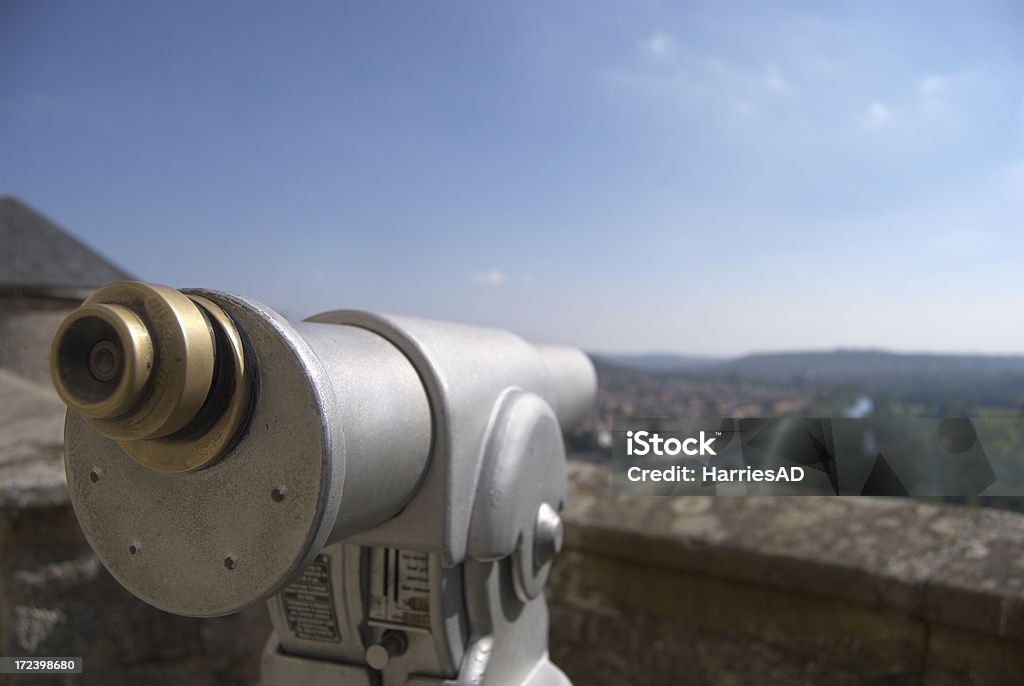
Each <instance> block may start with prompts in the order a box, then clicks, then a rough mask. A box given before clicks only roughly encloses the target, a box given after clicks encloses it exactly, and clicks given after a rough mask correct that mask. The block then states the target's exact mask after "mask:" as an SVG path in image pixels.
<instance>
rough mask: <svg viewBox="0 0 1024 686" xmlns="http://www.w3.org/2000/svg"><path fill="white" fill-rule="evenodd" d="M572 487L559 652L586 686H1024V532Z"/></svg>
mask: <svg viewBox="0 0 1024 686" xmlns="http://www.w3.org/2000/svg"><path fill="white" fill-rule="evenodd" d="M569 470H570V479H569V481H570V484H571V488H572V490H573V493H572V494H571V497H570V501H569V506H568V508H567V510H566V512H565V513H564V519H565V523H566V546H567V552H566V553H564V554H563V555H562V557H561V558H560V559H559V561H558V563H557V564H556V567H555V569H554V572H553V575H552V580H551V583H550V585H549V589H548V590H549V592H548V598H549V600H550V601H551V604H552V652H553V654H554V655H555V657H556V659H561V660H562V663H563V666H564V667H565V668H566V670H567V671H568V673H569V674H570V676H576V677H577V678H578V680H579V681H580V683H587V684H591V683H592V684H613V683H614V684H631V683H635V684H642V683H680V684H705V683H714V684H718V683H759V684H780V685H781V684H798V683H856V684H918V683H921V684H937V685H942V684H947V683H950V684H952V683H972V684H1002V683H1024V677H1022V676H1021V675H1024V634H1022V633H1021V626H1022V625H1024V620H1022V612H1024V603H1022V601H1021V587H1022V585H1024V528H1022V526H1024V517H1021V516H1020V515H1017V514H1014V513H1008V512H998V511H986V510H978V509H975V508H965V507H954V506H944V505H934V504H928V503H922V502H919V501H911V500H897V499H884V498H822V497H801V498H767V497H745V498H727V497H719V498H715V497H686V498H649V497H613V496H612V495H611V490H610V474H609V472H608V471H607V470H606V469H604V468H601V467H598V466H595V465H590V464H582V463H570V467H569ZM595 627H597V628H595ZM600 627H606V628H607V629H608V631H604V630H602V629H601V628H600ZM954 637H959V638H960V640H961V643H960V644H959V646H955V645H954V644H955V642H956V638H954ZM666 641H668V643H669V645H671V646H672V648H671V649H670V648H664V649H663V648H661V647H660V646H663V645H664V644H665V642H666ZM606 650H607V651H610V652H612V654H611V655H608V654H605V651H606ZM662 651H663V652H664V655H663V656H662V657H657V656H658V655H661V654H662ZM940 653H941V654H942V657H941V658H940V656H939V654H940ZM652 655H654V656H655V657H652ZM652 660H653V662H652ZM673 660H676V661H680V662H682V663H684V664H687V665H688V671H684V670H682V669H681V668H677V667H674V666H673V665H674V664H676V663H675V662H673ZM1007 674H1012V675H1014V676H1012V677H1007V676H1006V675H1007ZM752 680H753V681H752Z"/></svg>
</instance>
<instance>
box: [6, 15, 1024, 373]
mask: <svg viewBox="0 0 1024 686" xmlns="http://www.w3.org/2000/svg"><path fill="white" fill-rule="evenodd" d="M1022 26H1024V2H964V3H961V2H948V1H943V0H934V1H932V0H929V1H928V2H902V3H892V2H885V3H865V2H857V3H841V2H819V3H799V4H779V3H776V4H771V3H760V2H759V3H753V2H706V3H705V2H700V3H697V2H672V3H654V2H650V3H648V2H565V1H562V2H525V1H522V2H493V1H491V2H487V1H484V2H479V3H471V2H378V3H357V2H348V3H313V2H257V3H244V4H243V3H222V2H203V3H176V4H174V5H173V6H166V5H165V4H157V3H155V2H123V3H105V2H90V3H80V2H72V3H54V2H39V1H31V2H20V1H12V0H3V2H0V194H11V195H15V196H17V197H19V198H21V199H22V200H24V201H26V202H28V203H29V204H30V205H32V206H33V207H35V208H36V209H37V210H39V211H41V212H43V213H44V214H45V215H47V216H48V217H50V218H51V219H53V220H54V221H56V222H57V223H59V224H60V225H62V226H64V227H66V228H68V229H69V230H70V231H71V232H72V233H74V234H75V235H77V236H78V237H79V238H81V239H82V240H84V241H85V242H87V243H88V244H90V245H92V246H94V247H95V248H97V249H98V250H99V251H100V252H102V253H103V254H105V255H107V256H108V257H110V258H111V259H112V260H114V261H115V262H116V263H118V264H119V265H121V266H122V267H124V268H126V269H128V270H129V271H131V272H132V273H134V274H135V275H137V276H138V277H139V278H142V279H144V280H148V281H153V282H157V283H164V284H168V285H172V286H175V287H192V286H196V287H206V288H214V289H220V290H226V291H232V292H237V293H241V294H245V295H247V296H250V297H252V298H255V299H257V300H260V301H263V302H265V303H267V304H269V305H270V306H272V307H274V308H276V309H278V310H280V311H281V312H282V313H284V314H286V315H287V316H289V317H305V316H309V315H311V314H314V313H316V312H319V311H323V310H328V309H338V308H353V309H366V310H375V311H383V312H390V313H396V314H411V315H417V316H425V317H431V318H437V319H446V320H453V321H461V322H467V323H473V324H482V325H487V326H497V327H501V328H506V329H510V330H512V331H515V332H517V333H519V334H521V335H523V336H525V337H527V338H530V339H533V340H538V341H545V342H557V343H571V344H575V345H579V346H581V347H583V348H585V349H587V350H591V351H602V352H653V351H659V352H674V353H682V354H694V355H714V356H731V355H738V354H744V353H749V352H754V351H758V352H760V351H781V350H820V349H833V348H837V347H845V348H884V349H889V350H896V351H925V352H983V353H1017V354H1019V353H1024V32H1022V31H1021V27H1022Z"/></svg>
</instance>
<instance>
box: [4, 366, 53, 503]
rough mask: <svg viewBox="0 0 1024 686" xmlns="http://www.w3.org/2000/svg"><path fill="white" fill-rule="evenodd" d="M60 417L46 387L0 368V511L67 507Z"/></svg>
mask: <svg viewBox="0 0 1024 686" xmlns="http://www.w3.org/2000/svg"><path fill="white" fill-rule="evenodd" d="M64 412H65V407H64V404H63V403H62V402H61V401H60V399H59V398H58V397H57V393H56V392H55V391H54V390H53V389H52V388H50V387H48V386H44V385H42V384H38V383H33V382H31V381H28V380H27V379H24V378H22V377H20V376H18V375H16V374H13V373H11V372H9V371H6V370H4V369H0V508H8V509H14V508H28V507H48V506H52V505H60V504H63V503H67V502H68V486H67V481H66V480H65V477H64Z"/></svg>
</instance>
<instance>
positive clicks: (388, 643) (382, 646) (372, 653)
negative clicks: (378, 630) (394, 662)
mask: <svg viewBox="0 0 1024 686" xmlns="http://www.w3.org/2000/svg"><path fill="white" fill-rule="evenodd" d="M408 646H409V639H408V638H406V636H405V634H404V633H403V632H401V631H394V630H388V631H385V632H384V635H383V636H381V637H380V642H379V643H375V644H373V645H372V646H370V647H369V648H367V649H366V664H368V665H370V667H372V668H373V669H376V670H378V671H379V670H382V669H384V668H385V667H386V666H387V664H388V662H389V661H390V660H391V658H393V657H398V656H400V655H402V654H404V653H405V650H406V648H408Z"/></svg>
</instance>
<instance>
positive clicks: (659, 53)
mask: <svg viewBox="0 0 1024 686" xmlns="http://www.w3.org/2000/svg"><path fill="white" fill-rule="evenodd" d="M640 45H641V47H642V48H643V49H644V51H645V52H647V53H649V54H651V55H653V56H654V57H664V56H665V55H667V54H668V53H669V52H670V51H671V50H672V45H673V41H672V37H671V36H669V35H668V34H665V33H662V32H661V31H655V32H654V34H652V35H651V37H650V38H646V39H644V40H643V42H641V44H640Z"/></svg>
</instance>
